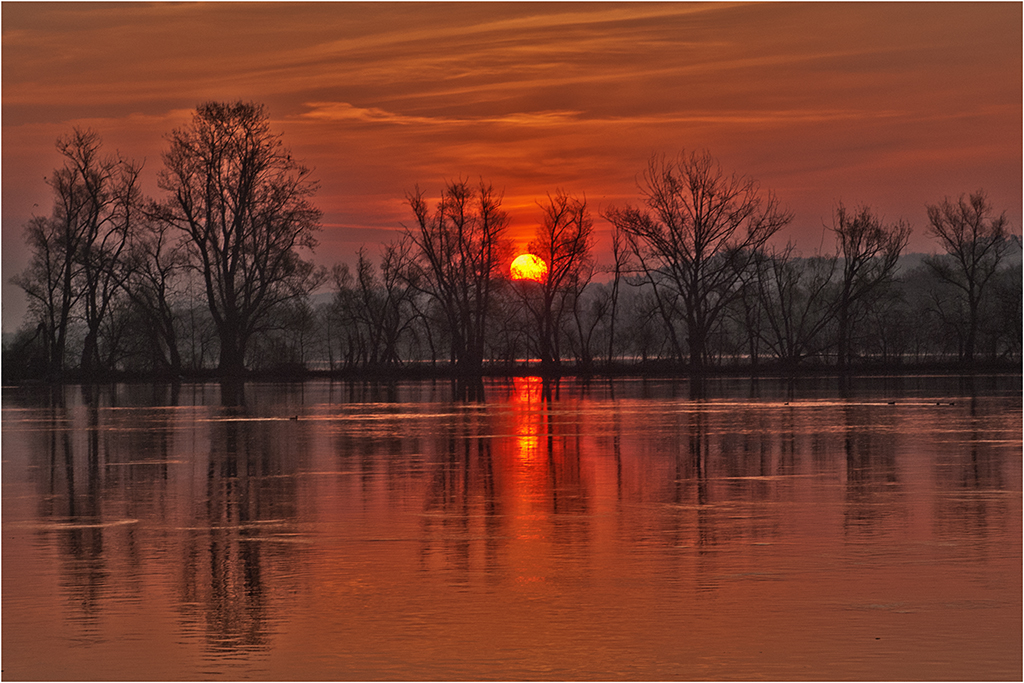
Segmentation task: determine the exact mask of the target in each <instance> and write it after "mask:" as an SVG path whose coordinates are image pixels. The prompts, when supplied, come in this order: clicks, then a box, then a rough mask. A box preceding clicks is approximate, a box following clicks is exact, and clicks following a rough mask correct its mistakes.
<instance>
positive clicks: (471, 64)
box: [0, 2, 1022, 331]
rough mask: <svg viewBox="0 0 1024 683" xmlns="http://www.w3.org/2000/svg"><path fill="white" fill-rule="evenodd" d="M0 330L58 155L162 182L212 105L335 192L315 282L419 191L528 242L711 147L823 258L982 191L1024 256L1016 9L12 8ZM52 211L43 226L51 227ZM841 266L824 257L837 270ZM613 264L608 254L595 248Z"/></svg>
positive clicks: (397, 222) (632, 193)
mask: <svg viewBox="0 0 1024 683" xmlns="http://www.w3.org/2000/svg"><path fill="white" fill-rule="evenodd" d="M0 12H2V30H3V40H2V58H3V61H2V69H3V90H2V97H3V103H2V104H3V112H2V114H3V115H2V130H3V138H2V143H3V145H2V159H3V162H2V172H3V188H2V189H3V197H2V199H3V204H2V209H3V224H2V225H3V279H4V284H3V303H4V311H3V329H4V330H5V331H12V330H13V329H15V328H16V327H17V326H18V324H19V323H20V321H21V316H22V314H23V311H24V305H23V302H22V298H21V296H20V293H19V290H17V288H15V287H13V286H12V285H10V284H8V282H7V281H8V280H9V278H10V277H11V276H12V275H14V274H15V273H16V272H18V271H19V270H20V269H21V268H22V266H23V264H24V261H25V258H26V257H25V250H24V247H23V246H22V238H21V230H22V226H23V225H24V224H25V222H26V221H27V219H28V218H29V217H30V216H31V215H32V214H33V212H35V213H48V212H49V210H50V207H51V205H52V201H51V197H50V192H49V188H48V187H46V185H45V184H44V183H43V177H44V176H45V175H47V174H48V173H49V172H50V171H51V170H52V169H53V168H54V167H55V166H56V165H58V164H59V159H58V157H57V154H56V152H55V151H54V147H53V143H54V140H55V139H56V138H57V136H58V135H60V134H62V133H64V132H67V131H69V130H70V129H71V127H72V126H75V125H78V126H87V127H92V128H93V129H95V130H96V131H97V132H99V133H100V134H101V136H102V137H103V139H104V142H105V147H106V148H107V149H109V150H110V151H113V150H115V149H117V150H119V151H120V152H121V153H122V154H123V155H125V156H128V157H132V158H136V159H142V158H144V159H145V160H146V168H145V172H144V173H145V176H146V179H147V187H148V190H149V191H150V192H151V193H152V194H158V191H157V189H156V173H157V170H158V169H159V168H160V167H161V161H160V152H161V150H162V149H163V148H164V144H165V143H164V139H163V136H164V135H165V134H166V133H167V132H169V131H170V130H171V129H172V128H174V127H176V126H180V125H182V124H184V123H186V122H187V120H188V116H189V112H190V110H191V109H193V108H194V107H195V105H196V104H198V103H199V102H201V101H204V100H209V99H218V100H236V99H245V100H255V101H258V102H262V103H265V104H266V105H267V106H268V108H269V112H270V115H271V117H272V119H273V126H274V128H275V129H276V130H278V131H280V132H283V133H284V135H285V144H286V145H287V146H288V147H290V148H291V150H292V152H293V154H294V156H296V157H297V158H299V159H302V160H303V161H305V162H306V163H307V164H308V165H310V166H313V167H314V168H315V169H316V177H317V178H318V179H319V181H320V183H321V190H320V193H319V195H318V199H317V201H318V204H319V206H320V207H321V208H322V209H323V211H324V231H323V233H322V234H321V236H320V242H321V246H320V248H319V249H318V251H317V255H316V260H317V261H318V262H320V263H322V264H324V265H330V264H332V263H335V262H338V261H343V260H349V261H351V260H352V254H353V253H354V251H355V250H356V249H357V248H358V247H359V246H360V245H362V244H366V245H367V246H368V247H369V248H370V250H371V252H375V251H376V245H377V244H378V243H379V242H381V241H383V240H387V239H389V237H390V236H391V235H393V233H394V231H396V230H399V229H401V224H402V223H403V222H404V223H406V224H410V223H411V221H410V213H409V210H408V207H407V206H406V205H405V204H404V196H405V193H406V192H407V191H408V190H411V189H412V188H413V187H414V186H415V185H416V184H417V183H419V185H420V186H421V187H423V188H424V189H426V190H427V191H428V192H429V193H431V194H434V193H436V192H437V191H438V190H439V189H440V187H441V185H442V182H443V180H444V179H447V178H458V177H463V178H470V179H476V178H478V177H481V176H482V177H483V178H484V179H485V180H487V181H489V182H491V183H493V184H494V185H495V186H496V187H498V188H502V189H503V190H504V193H505V207H506V208H507V209H508V210H509V211H510V212H511V213H512V214H513V220H514V228H515V231H516V236H517V237H518V238H519V239H521V241H522V242H524V243H525V241H527V240H528V238H529V233H530V231H531V230H532V225H533V224H534V223H535V222H536V221H537V220H538V219H539V216H540V210H539V209H538V208H537V205H536V202H537V201H538V200H542V199H543V198H544V197H545V195H546V194H547V193H549V192H551V193H553V192H554V191H555V190H557V189H563V190H565V191H568V192H571V193H585V194H586V196H587V198H588V200H589V202H590V205H591V207H592V208H593V210H594V214H595V218H596V224H597V228H598V234H599V239H600V240H601V244H600V246H601V247H602V248H603V246H604V244H603V243H604V240H605V236H606V232H607V227H608V226H607V224H605V222H604V221H603V220H601V219H600V218H598V217H597V214H598V212H599V211H601V210H602V209H604V208H607V207H609V206H613V205H622V204H624V203H626V202H636V201H637V190H636V182H635V179H636V176H637V174H638V172H639V171H640V170H641V169H642V167H643V165H644V164H645V163H646V160H647V159H648V158H649V157H650V156H651V155H652V154H654V153H662V152H664V153H668V154H675V153H676V152H678V151H679V150H681V149H683V148H686V149H694V148H707V149H709V150H710V151H711V152H712V154H714V155H715V156H717V157H718V158H719V159H720V160H721V161H722V163H723V165H724V166H725V167H726V169H727V170H730V171H733V170H734V171H738V172H741V173H745V174H748V175H750V176H753V177H755V178H757V179H758V180H759V181H761V184H762V186H763V187H765V188H770V189H772V190H774V191H775V192H776V193H777V194H778V195H779V197H780V199H781V200H782V202H783V203H784V204H786V205H787V206H788V207H789V208H790V209H792V210H793V212H794V213H795V220H794V222H793V224H792V226H791V227H790V228H789V229H788V231H787V232H786V234H785V238H790V239H793V240H794V241H795V242H796V243H797V245H798V247H800V248H801V249H803V250H804V251H805V252H811V251H813V250H815V249H817V248H818V247H819V245H820V243H821V239H822V226H823V224H826V223H830V222H831V218H830V216H831V212H832V208H833V207H834V205H835V203H836V202H837V201H840V200H841V201H843V202H844V203H846V204H847V205H855V204H867V205H869V206H872V207H874V208H875V209H876V210H877V211H878V212H879V213H880V214H882V215H883V216H884V217H885V218H886V219H890V220H895V219H898V218H904V219H907V220H908V221H910V222H911V224H912V225H913V227H914V236H913V237H912V239H911V244H910V248H911V249H912V250H914V251H932V250H933V249H934V248H935V247H934V245H933V243H932V241H931V240H930V239H929V238H928V237H927V235H926V234H925V229H926V227H927V217H926V213H925V208H924V205H925V203H934V202H937V201H939V200H941V199H942V198H943V196H945V195H950V196H956V195H959V194H960V193H963V192H969V191H972V190H976V189H978V188H984V189H986V190H987V191H988V193H989V196H990V198H991V199H992V200H993V201H994V203H995V204H996V206H997V207H999V208H1000V209H1006V211H1007V213H1008V216H1009V218H1010V220H1011V223H1012V226H1013V229H1014V231H1015V232H1018V233H1019V232H1020V226H1021V197H1022V135H1021V131H1022V86H1021V83H1022V68H1021V65H1022V57H1021V55H1022V28H1021V27H1022V5H1021V4H1020V3H997V4H977V3H963V4H961V3H936V4H931V3H908V4H889V3H864V4H861V3H857V4H852V3H851V4H845V3H843V4H816V3H795V4H771V3H763V4H762V3H755V4H731V3H729V4H727V3H721V4H710V5H705V4H679V3H667V4H646V3H642V4H641V3H628V4H610V3H598V4H589V3H570V4H546V3H545V4H541V3H523V4H498V3H455V4H427V3H388V4H362V3H310V4H304V3H302V4H300V3H285V4H276V3H262V4H243V3H213V4H197V3H185V4H169V3H156V4H152V5H135V4H126V3H116V4H103V3H91V2H89V3H77V4H76V3H68V4H65V3H10V2H6V3H3V5H2V9H0ZM36 205H38V206H36ZM829 246H830V245H829V244H826V248H828V247H829ZM602 251H603V249H602Z"/></svg>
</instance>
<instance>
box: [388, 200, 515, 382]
mask: <svg viewBox="0 0 1024 683" xmlns="http://www.w3.org/2000/svg"><path fill="white" fill-rule="evenodd" d="M407 199H408V201H409V205H410V207H411V208H412V211H413V215H414V216H415V218H416V228H415V229H412V230H408V229H407V231H406V234H407V235H408V238H409V240H410V241H411V242H412V244H413V247H414V249H413V251H414V253H413V254H412V259H411V263H410V270H409V282H410V284H412V285H413V286H415V287H416V288H418V289H419V290H420V291H422V292H424V293H425V294H427V295H428V296H430V297H431V298H432V299H434V300H435V301H436V302H437V303H438V305H439V307H440V308H441V310H442V311H443V315H444V319H445V323H446V327H447V330H446V332H447V333H448V335H450V340H451V360H452V363H453V365H455V367H456V368H457V369H458V370H459V371H460V372H461V373H462V374H465V375H476V374H479V373H480V371H481V369H482V367H483V359H484V345H485V341H486V334H487V327H486V324H487V319H488V314H489V312H490V309H491V306H492V298H493V295H494V291H495V285H496V283H497V281H498V279H499V278H501V276H502V266H503V264H505V263H507V259H508V255H509V249H510V245H509V243H508V240H507V239H506V237H505V234H506V231H507V229H508V223H509V218H508V214H507V213H506V212H505V211H504V210H503V209H502V208H501V195H500V194H497V193H495V191H494V189H493V187H491V186H490V185H487V184H485V183H483V182H482V181H481V182H480V185H479V186H478V187H475V188H474V187H473V186H471V185H470V184H469V183H468V182H466V181H461V180H460V181H452V182H449V183H447V184H446V186H445V188H444V190H442V192H441V199H440V201H439V202H438V205H437V208H436V209H435V211H434V213H433V214H431V213H430V210H429V208H428V206H427V199H426V195H425V194H424V192H423V191H422V190H420V189H419V187H417V188H416V189H415V190H414V191H413V192H411V193H410V194H409V195H407Z"/></svg>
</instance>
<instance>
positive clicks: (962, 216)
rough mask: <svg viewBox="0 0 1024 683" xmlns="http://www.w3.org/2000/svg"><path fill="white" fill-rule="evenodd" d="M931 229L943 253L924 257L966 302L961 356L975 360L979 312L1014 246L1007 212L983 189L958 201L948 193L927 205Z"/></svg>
mask: <svg viewBox="0 0 1024 683" xmlns="http://www.w3.org/2000/svg"><path fill="white" fill-rule="evenodd" d="M928 220H929V222H930V223H931V227H930V228H929V233H930V234H931V235H933V236H934V237H936V238H937V239H938V240H939V244H940V245H941V246H942V249H943V251H945V252H946V254H945V256H942V257H934V258H929V259H926V261H925V263H927V264H928V267H929V268H931V269H932V271H933V272H934V273H935V274H936V275H937V276H938V277H939V278H941V279H942V280H943V281H945V282H948V283H949V284H950V285H952V286H953V287H955V288H956V289H957V290H958V291H959V292H960V295H961V297H962V299H963V300H964V302H965V303H966V305H967V325H966V327H967V330H966V340H965V345H964V349H963V360H965V361H967V362H968V363H971V362H973V361H974V354H975V346H976V343H977V338H978V328H979V325H980V316H979V313H980V311H981V309H982V304H983V301H984V298H985V295H986V294H987V291H988V285H989V282H990V281H991V280H992V278H993V276H994V275H995V274H996V272H997V271H998V270H999V266H1000V264H1001V263H1002V261H1003V258H1004V256H1005V255H1006V252H1007V251H1008V250H1009V248H1010V246H1011V242H1010V239H1009V237H1010V234H1009V230H1008V222H1007V219H1006V213H1005V212H1004V213H1001V214H999V215H998V216H995V215H994V209H993V207H992V205H991V204H990V203H989V201H988V198H987V196H986V195H985V192H984V191H983V190H978V191H977V192H974V193H972V194H971V195H970V196H969V197H965V196H964V195H960V198H959V199H958V200H957V201H955V202H954V201H951V200H950V199H949V198H948V197H946V198H945V199H943V200H942V202H941V203H939V204H937V205H934V206H931V205H929V206H928Z"/></svg>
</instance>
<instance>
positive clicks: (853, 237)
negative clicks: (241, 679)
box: [832, 203, 910, 369]
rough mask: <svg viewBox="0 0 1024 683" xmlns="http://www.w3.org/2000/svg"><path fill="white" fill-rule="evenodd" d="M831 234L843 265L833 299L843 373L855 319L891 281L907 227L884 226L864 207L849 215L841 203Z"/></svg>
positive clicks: (903, 245) (838, 356)
mask: <svg viewBox="0 0 1024 683" xmlns="http://www.w3.org/2000/svg"><path fill="white" fill-rule="evenodd" d="M832 232H833V233H835V236H836V252H837V253H836V255H837V256H838V257H839V259H840V261H841V263H842V274H841V280H840V282H839V291H838V294H837V298H836V320H837V324H838V331H837V335H838V336H837V352H836V353H837V362H838V364H839V367H840V368H841V369H842V368H846V366H847V364H848V363H849V359H850V348H851V345H852V335H853V329H854V322H855V320H856V316H857V314H858V313H859V312H860V310H862V308H861V307H862V305H863V304H865V303H867V299H868V297H870V296H871V295H873V294H875V293H877V292H878V290H879V288H880V287H882V286H883V285H884V284H885V283H887V282H888V281H889V280H890V279H891V278H892V276H893V274H894V272H895V269H896V264H897V262H898V261H899V257H900V253H901V252H902V251H903V249H904V248H905V247H906V246H907V241H908V240H909V239H910V226H909V225H908V224H907V223H905V222H903V221H897V222H896V223H893V224H892V225H884V224H883V223H882V220H881V219H880V218H878V217H876V216H874V215H873V214H872V213H871V210H870V209H868V208H867V207H860V208H859V209H857V210H856V211H854V212H849V211H847V210H846V207H844V206H843V205H842V203H840V204H839V205H838V207H836V212H835V218H834V221H833V224H832Z"/></svg>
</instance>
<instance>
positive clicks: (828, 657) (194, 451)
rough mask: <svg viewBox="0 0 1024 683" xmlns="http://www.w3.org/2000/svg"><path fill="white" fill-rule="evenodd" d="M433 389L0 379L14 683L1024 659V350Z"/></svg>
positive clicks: (948, 666) (756, 671) (896, 675)
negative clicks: (829, 374)
mask: <svg viewBox="0 0 1024 683" xmlns="http://www.w3.org/2000/svg"><path fill="white" fill-rule="evenodd" d="M546 389H547V390H546ZM452 395H453V392H452V388H451V386H450V385H449V384H446V383H443V382H442V383H400V384H397V385H392V386H383V385H382V386H373V385H365V384H340V383H334V384H331V383H326V382H325V383H307V384H305V385H282V384H249V385H246V386H245V387H244V388H243V390H242V391H241V392H238V391H232V390H229V389H226V388H225V389H223V390H222V387H220V386H219V385H216V384H196V385H182V386H180V387H178V388H173V387H169V386H128V385H119V386H113V387H102V388H98V389H97V388H88V387H68V388H66V389H61V390H53V391H51V390H47V389H41V388H36V389H26V388H22V389H6V388H5V389H4V391H3V450H2V455H3V479H2V481H3V603H2V609H3V631H2V633H3V636H2V637H3V653H2V654H3V659H2V667H3V677H4V678H5V679H8V680H13V679H133V680H138V679H221V678H225V679H274V680H288V679H361V680H365V679H381V678H384V679H413V680H415V679H477V680H479V679H495V678H501V679H708V678H711V679H721V678H741V679H808V678H810V679H901V678H902V679H907V678H912V679H935V678H939V679H964V678H966V679H993V678H995V679H1017V680H1020V678H1021V676H1022V665H1021V647H1022V646H1021V643H1022V629H1021V614H1022V596H1021V585H1022V576H1021V566H1022V557H1021V535H1022V529H1021V516H1022V510H1021V482H1022V478H1021V477H1022V475H1021V451H1022V447H1021V446H1022V433H1021V424H1022V414H1021V377H1020V376H1019V375H1018V376H1013V377H977V378H974V379H963V378H935V377H932V378H928V377H905V378H888V379H871V380H869V379H860V380H854V381H853V382H852V383H850V384H848V385H844V386H841V385H840V384H839V383H838V381H837V380H834V379H817V380H810V379H808V380H801V381H799V382H797V383H795V384H793V383H786V382H782V381H769V380H759V381H751V380H717V381H713V382H709V383H708V384H707V385H706V386H705V387H704V389H703V391H702V392H700V391H697V390H696V388H695V387H694V386H692V385H690V384H689V383H688V382H686V381H667V380H665V381H639V380H636V381H626V380H621V381H615V382H607V381H603V382H598V381H594V382H591V383H589V384H582V383H577V382H569V381H565V380H563V381H562V382H560V383H559V384H558V385H557V386H553V387H552V386H549V387H544V386H543V385H542V383H541V382H540V381H539V380H532V379H519V380H515V381H514V382H513V381H509V382H494V383H488V384H486V385H485V386H484V389H483V400H482V401H477V402H465V401H462V402H459V401H453V400H452V398H451V397H452ZM697 395H701V397H700V398H696V397H695V396H697Z"/></svg>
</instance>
